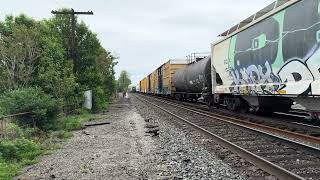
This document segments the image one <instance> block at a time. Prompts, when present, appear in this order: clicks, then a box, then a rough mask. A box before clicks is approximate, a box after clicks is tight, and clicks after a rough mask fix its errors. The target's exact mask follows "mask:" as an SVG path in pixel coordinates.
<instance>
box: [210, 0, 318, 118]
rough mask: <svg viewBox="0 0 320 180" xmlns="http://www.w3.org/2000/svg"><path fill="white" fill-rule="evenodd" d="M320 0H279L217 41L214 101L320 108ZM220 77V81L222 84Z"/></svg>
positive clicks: (238, 105)
mask: <svg viewBox="0 0 320 180" xmlns="http://www.w3.org/2000/svg"><path fill="white" fill-rule="evenodd" d="M319 8H320V2H319V0H291V1H276V2H274V3H273V4H271V5H270V6H268V7H266V8H264V9H263V10H261V11H260V12H258V13H256V14H255V15H253V16H251V17H249V18H248V19H246V20H244V21H243V22H241V23H239V24H237V25H236V26H234V27H233V28H231V29H229V30H228V31H226V32H225V33H223V34H221V36H222V37H223V39H221V40H219V41H218V42H215V43H214V44H212V51H211V52H212V59H211V64H212V97H211V99H210V104H212V105H214V104H218V103H223V104H225V105H227V106H228V107H229V108H230V109H240V108H241V107H247V105H248V106H250V107H252V108H254V109H256V110H257V111H258V110H264V111H287V110H288V109H289V108H290V107H291V105H292V103H293V102H294V101H295V102H297V103H299V104H301V105H302V106H304V107H305V108H306V109H307V110H309V111H312V112H314V113H313V115H314V116H318V115H319V114H318V112H320V99H319V96H320V49H319V47H320V14H319V10H320V9H319ZM217 77H219V81H220V80H221V84H219V83H217V81H218V80H217Z"/></svg>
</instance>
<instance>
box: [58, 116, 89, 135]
mask: <svg viewBox="0 0 320 180" xmlns="http://www.w3.org/2000/svg"><path fill="white" fill-rule="evenodd" d="M92 117H93V116H92V114H81V115H73V116H68V117H65V118H62V119H61V120H60V122H59V127H58V129H60V130H64V131H72V130H80V129H83V128H84V125H83V122H86V121H89V120H90V119H91V118H92Z"/></svg>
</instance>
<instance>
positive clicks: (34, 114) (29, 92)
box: [0, 88, 60, 130]
mask: <svg viewBox="0 0 320 180" xmlns="http://www.w3.org/2000/svg"><path fill="white" fill-rule="evenodd" d="M0 104H1V106H2V108H1V109H3V110H4V111H5V113H6V114H16V113H24V112H30V114H26V115H21V116H18V118H17V122H18V123H19V124H20V125H22V126H26V125H28V126H30V125H35V126H37V127H38V128H40V129H42V130H48V129H51V128H52V127H54V125H55V120H56V117H57V115H58V114H59V112H60V108H59V107H60V106H59V104H60V102H59V101H58V100H56V99H54V98H52V97H51V96H49V95H47V94H45V93H44V92H43V91H42V90H41V89H39V88H25V89H19V90H13V91H10V92H7V93H5V94H4V95H2V96H1V97H0Z"/></svg>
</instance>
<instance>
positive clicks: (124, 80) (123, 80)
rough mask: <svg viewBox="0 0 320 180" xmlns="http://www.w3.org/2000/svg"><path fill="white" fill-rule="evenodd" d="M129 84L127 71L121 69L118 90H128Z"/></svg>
mask: <svg viewBox="0 0 320 180" xmlns="http://www.w3.org/2000/svg"><path fill="white" fill-rule="evenodd" d="M130 84H131V80H130V76H129V73H128V72H127V71H121V73H120V77H119V79H118V91H119V92H124V91H128V87H129V85H130Z"/></svg>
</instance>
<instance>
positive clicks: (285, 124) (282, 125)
mask: <svg viewBox="0 0 320 180" xmlns="http://www.w3.org/2000/svg"><path fill="white" fill-rule="evenodd" d="M154 98H157V99H162V100H165V101H170V102H171V103H173V104H175V105H177V106H178V105H179V106H183V107H187V108H190V109H192V110H196V111H201V112H202V113H207V114H209V115H213V116H219V117H220V118H224V119H228V120H230V121H233V122H236V123H242V124H244V125H247V126H250V127H253V128H259V129H261V130H264V131H268V132H271V133H277V134H280V135H284V136H288V137H291V138H295V139H298V140H302V141H305V142H307V143H314V144H320V126H314V125H310V124H305V123H302V122H301V121H298V120H296V121H292V119H280V118H274V117H262V116H257V115H251V114H250V115H245V114H237V113H234V112H230V111H227V110H222V109H215V110H214V112H210V111H209V109H208V107H207V106H205V105H202V104H193V103H188V102H180V101H176V100H171V99H167V98H162V97H157V96H154Z"/></svg>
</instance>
